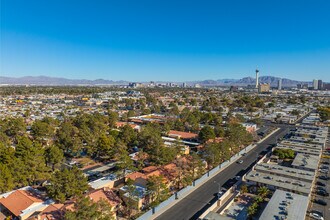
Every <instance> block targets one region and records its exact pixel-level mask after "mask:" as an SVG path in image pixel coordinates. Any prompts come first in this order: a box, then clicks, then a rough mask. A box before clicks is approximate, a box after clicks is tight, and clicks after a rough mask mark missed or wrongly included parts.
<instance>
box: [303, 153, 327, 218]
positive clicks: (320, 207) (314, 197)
mask: <svg viewBox="0 0 330 220" xmlns="http://www.w3.org/2000/svg"><path fill="white" fill-rule="evenodd" d="M325 163H329V164H325ZM321 166H328V167H330V159H325V158H322V160H321V163H320V167H321ZM316 176H317V179H316V181H315V183H316V182H321V184H322V183H323V184H324V185H325V186H320V185H316V184H315V186H314V187H313V192H312V195H311V202H310V206H309V212H311V211H319V212H321V213H322V214H323V217H324V219H330V197H329V196H321V195H318V194H317V193H316V190H317V189H316V187H317V186H320V187H322V188H325V189H326V191H327V192H330V180H322V179H320V178H318V177H319V176H329V171H328V172H327V173H321V172H320V171H318V172H317V174H316ZM315 200H323V201H325V202H326V203H327V205H321V204H317V203H315V202H313V201H315ZM306 219H313V218H311V217H309V216H308V217H307V218H306Z"/></svg>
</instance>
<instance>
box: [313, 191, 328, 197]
mask: <svg viewBox="0 0 330 220" xmlns="http://www.w3.org/2000/svg"><path fill="white" fill-rule="evenodd" d="M316 194H317V195H320V196H329V193H328V192H326V191H324V190H316Z"/></svg>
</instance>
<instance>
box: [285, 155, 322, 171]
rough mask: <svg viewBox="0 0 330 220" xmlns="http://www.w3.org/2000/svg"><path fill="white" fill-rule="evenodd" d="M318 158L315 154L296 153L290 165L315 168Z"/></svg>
mask: <svg viewBox="0 0 330 220" xmlns="http://www.w3.org/2000/svg"><path fill="white" fill-rule="evenodd" d="M319 160H320V158H319V157H318V156H315V155H308V154H302V153H298V154H297V155H296V157H295V158H294V160H293V162H292V164H291V165H292V166H296V167H303V168H307V169H311V170H317V167H318V164H319Z"/></svg>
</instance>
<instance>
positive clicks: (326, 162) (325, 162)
mask: <svg viewBox="0 0 330 220" xmlns="http://www.w3.org/2000/svg"><path fill="white" fill-rule="evenodd" d="M322 163H323V164H327V165H329V164H330V163H329V162H328V161H322Z"/></svg>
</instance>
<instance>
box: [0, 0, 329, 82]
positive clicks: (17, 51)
mask: <svg viewBox="0 0 330 220" xmlns="http://www.w3.org/2000/svg"><path fill="white" fill-rule="evenodd" d="M0 4H1V39H0V42H1V45H0V61H1V63H0V75H3V76H15V77H20V76H27V75H33V76H38V75H47V76H58V77H66V78H85V79H97V78H104V79H112V80H120V79H123V80H130V81H149V80H169V81H170V80H173V81H188V80H202V79H224V78H242V77H245V76H254V70H255V68H256V67H258V68H259V69H260V74H261V75H273V76H279V77H286V78H291V79H297V80H308V81H311V80H312V79H313V78H317V79H323V80H324V81H330V13H329V11H330V1H328V0H306V1H304V0H299V1H296V0H289V1H287V0H286V1H285V0H274V1H273V0H268V1H265V0H262V1H261V0H259V1H258V0H248V1H247V0H227V1H221V0H215V1H207V0H203V1H202V0H200V1H195V0H190V1H172V0H166V1H160V0H159V1H157V0H149V1H145V0H139V1H136V0H132V1H127V0H120V1H118V0H117V1H111V0H104V1H101V0H95V1H90V0H88V1H85V0H79V1H73V0H47V1H45V0H41V1H37V0H30V1H26V0H21V1H18V0H1V1H0Z"/></svg>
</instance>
